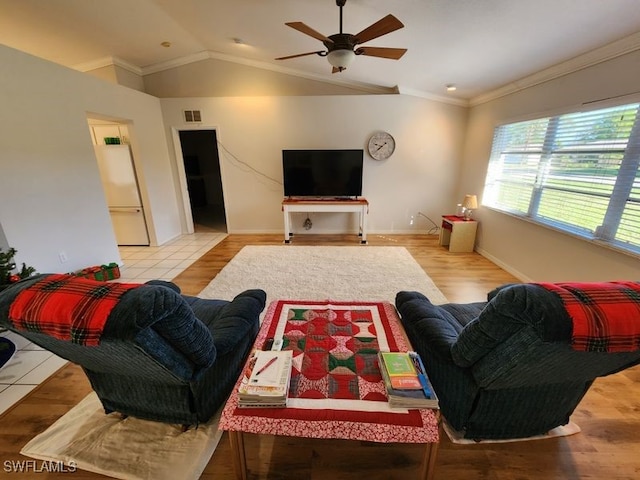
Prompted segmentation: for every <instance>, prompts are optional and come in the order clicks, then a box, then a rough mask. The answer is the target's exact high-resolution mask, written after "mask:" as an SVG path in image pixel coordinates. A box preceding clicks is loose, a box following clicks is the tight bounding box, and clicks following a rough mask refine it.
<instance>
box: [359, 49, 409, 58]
mask: <svg viewBox="0 0 640 480" xmlns="http://www.w3.org/2000/svg"><path fill="white" fill-rule="evenodd" d="M406 51H407V49H406V48H385V47H359V48H358V50H357V53H358V55H368V56H370V57H380V58H390V59H391V60H399V59H400V58H401V57H402V56H403V55H404V54H405V53H406Z"/></svg>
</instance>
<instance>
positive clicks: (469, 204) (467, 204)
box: [462, 195, 478, 220]
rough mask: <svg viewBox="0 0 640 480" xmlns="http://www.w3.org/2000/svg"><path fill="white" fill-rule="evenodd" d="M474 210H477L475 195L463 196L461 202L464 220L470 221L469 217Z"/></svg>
mask: <svg viewBox="0 0 640 480" xmlns="http://www.w3.org/2000/svg"><path fill="white" fill-rule="evenodd" d="M476 208H478V197H476V196H475V195H465V196H464V200H463V201H462V209H463V211H464V219H465V220H471V215H472V214H473V211H474V210H475V209H476Z"/></svg>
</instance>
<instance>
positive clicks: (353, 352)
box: [220, 300, 438, 443]
mask: <svg viewBox="0 0 640 480" xmlns="http://www.w3.org/2000/svg"><path fill="white" fill-rule="evenodd" d="M270 338H275V339H280V338H281V339H282V340H283V345H282V349H285V350H292V352H293V370H292V373H291V387H290V390H289V400H288V406H287V407H286V408H251V409H246V408H238V404H237V389H236V391H234V393H233V394H232V395H231V398H230V400H229V402H228V403H227V405H226V407H225V409H224V411H223V413H222V418H221V420H220V428H221V429H222V430H235V431H243V432H248V433H263V434H271V435H289V436H299V437H309V438H343V439H354V440H367V441H374V442H401V443H429V442H437V441H438V418H437V413H436V411H434V410H415V409H414V410H405V409H392V408H390V407H389V404H388V401H387V396H386V393H385V388H384V383H383V381H382V377H381V374H380V369H379V367H378V359H377V353H378V351H380V350H383V351H407V350H410V349H411V346H410V345H409V343H408V341H407V340H406V339H405V336H404V333H403V331H402V327H401V324H400V320H399V319H398V317H397V313H396V310H395V308H394V307H393V305H391V304H390V303H388V302H349V303H347V302H331V303H327V302H305V301H288V300H278V301H274V302H272V303H271V305H269V307H268V310H267V313H266V315H265V320H264V322H263V325H262V327H261V330H260V332H259V334H258V337H257V339H256V342H255V348H256V349H261V348H262V347H263V345H264V344H265V342H266V341H267V339H270Z"/></svg>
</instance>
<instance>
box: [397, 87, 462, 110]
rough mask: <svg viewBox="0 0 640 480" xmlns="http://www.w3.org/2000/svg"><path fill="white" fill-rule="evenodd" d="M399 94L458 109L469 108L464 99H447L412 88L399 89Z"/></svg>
mask: <svg viewBox="0 0 640 480" xmlns="http://www.w3.org/2000/svg"><path fill="white" fill-rule="evenodd" d="M398 92H399V93H400V94H402V95H410V96H412V97H419V98H426V99H427V100H433V101H435V102H440V103H448V104H450V105H456V106H458V107H468V106H469V101H468V100H467V99H464V98H453V97H445V96H444V95H436V94H435V93H429V92H423V91H421V90H414V89H411V88H405V87H402V86H400V87H398Z"/></svg>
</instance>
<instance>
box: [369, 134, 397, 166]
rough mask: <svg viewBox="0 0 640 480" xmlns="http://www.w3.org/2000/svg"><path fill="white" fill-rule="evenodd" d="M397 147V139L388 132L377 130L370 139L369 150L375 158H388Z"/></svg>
mask: <svg viewBox="0 0 640 480" xmlns="http://www.w3.org/2000/svg"><path fill="white" fill-rule="evenodd" d="M395 149H396V141H395V140H394V139H393V137H392V136H391V135H390V134H389V133H387V132H376V133H374V134H373V135H372V136H371V138H370V139H369V145H368V147H367V150H368V151H369V155H371V157H372V158H373V159H375V160H386V159H387V158H389V157H390V156H391V155H392V154H393V151H394V150H395Z"/></svg>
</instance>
